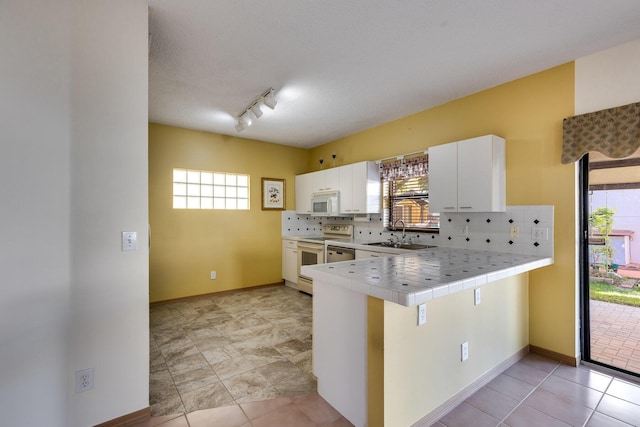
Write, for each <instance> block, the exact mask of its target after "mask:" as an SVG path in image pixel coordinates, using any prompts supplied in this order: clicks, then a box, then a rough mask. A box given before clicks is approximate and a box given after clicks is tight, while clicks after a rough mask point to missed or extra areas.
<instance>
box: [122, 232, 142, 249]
mask: <svg viewBox="0 0 640 427" xmlns="http://www.w3.org/2000/svg"><path fill="white" fill-rule="evenodd" d="M137 250H138V233H137V232H135V231H123V232H122V251H123V252H129V251H137Z"/></svg>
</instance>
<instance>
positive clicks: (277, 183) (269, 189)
mask: <svg viewBox="0 0 640 427" xmlns="http://www.w3.org/2000/svg"><path fill="white" fill-rule="evenodd" d="M284 184H285V180H284V179H278V178H262V210H263V211H265V210H281V211H282V210H284V207H285V203H284V195H285V188H284Z"/></svg>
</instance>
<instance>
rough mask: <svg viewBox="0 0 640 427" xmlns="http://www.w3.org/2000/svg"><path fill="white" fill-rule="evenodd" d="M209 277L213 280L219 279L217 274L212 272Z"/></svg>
mask: <svg viewBox="0 0 640 427" xmlns="http://www.w3.org/2000/svg"><path fill="white" fill-rule="evenodd" d="M209 277H210V278H211V280H216V277H217V275H216V272H215V271H212V272H211V273H209Z"/></svg>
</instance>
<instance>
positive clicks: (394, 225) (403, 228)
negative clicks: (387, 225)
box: [393, 219, 407, 242]
mask: <svg viewBox="0 0 640 427" xmlns="http://www.w3.org/2000/svg"><path fill="white" fill-rule="evenodd" d="M399 222H401V223H402V241H403V242H404V238H405V237H406V233H405V230H406V229H407V226H406V225H405V223H404V221H403V220H401V219H396V220H395V221H394V223H393V229H394V230H395V229H396V224H397V223H399Z"/></svg>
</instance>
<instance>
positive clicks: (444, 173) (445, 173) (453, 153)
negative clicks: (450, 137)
mask: <svg viewBox="0 0 640 427" xmlns="http://www.w3.org/2000/svg"><path fill="white" fill-rule="evenodd" d="M457 211H458V144H457V143H455V142H453V143H450V144H442V145H436V146H435V147H429V212H457Z"/></svg>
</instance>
